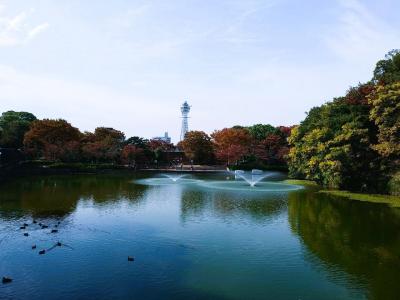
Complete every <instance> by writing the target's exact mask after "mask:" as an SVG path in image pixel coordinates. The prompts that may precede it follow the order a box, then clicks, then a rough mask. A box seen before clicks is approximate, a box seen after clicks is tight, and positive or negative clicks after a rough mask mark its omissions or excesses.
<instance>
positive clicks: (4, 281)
mask: <svg viewBox="0 0 400 300" xmlns="http://www.w3.org/2000/svg"><path fill="white" fill-rule="evenodd" d="M11 281H12V278H10V277H3V280H2V282H3V283H10V282H11Z"/></svg>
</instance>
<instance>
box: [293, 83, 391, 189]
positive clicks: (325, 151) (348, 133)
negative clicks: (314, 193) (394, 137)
mask: <svg viewBox="0 0 400 300" xmlns="http://www.w3.org/2000/svg"><path fill="white" fill-rule="evenodd" d="M373 91H374V88H371V87H370V85H369V84H367V85H359V86H358V87H355V88H351V89H350V90H349V91H348V92H347V94H346V95H345V96H344V97H341V98H336V99H334V100H333V101H332V102H329V103H327V104H324V105H322V106H320V107H315V108H312V109H311V110H310V112H309V113H308V115H307V117H306V119H305V120H304V121H303V122H301V124H300V126H298V127H296V128H295V129H293V130H292V133H291V136H290V138H289V144H290V146H291V149H290V152H289V155H288V159H289V174H290V176H292V177H297V178H306V179H310V180H315V181H317V182H319V183H321V184H322V185H324V186H327V187H331V188H344V189H350V190H371V191H376V190H379V189H380V188H381V185H382V182H381V180H378V179H384V178H385V177H384V176H379V166H380V158H379V155H378V153H377V152H376V151H375V150H374V149H372V148H371V145H372V144H373V143H374V141H375V140H376V132H377V128H376V126H375V124H374V123H373V122H371V121H370V120H369V110H370V106H369V104H368V94H367V93H368V92H373Z"/></svg>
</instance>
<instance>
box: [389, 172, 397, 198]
mask: <svg viewBox="0 0 400 300" xmlns="http://www.w3.org/2000/svg"><path fill="white" fill-rule="evenodd" d="M388 188H389V194H391V195H395V196H400V172H398V173H396V174H395V175H394V176H393V177H392V179H390V181H389V183H388Z"/></svg>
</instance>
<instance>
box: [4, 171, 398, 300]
mask: <svg viewBox="0 0 400 300" xmlns="http://www.w3.org/2000/svg"><path fill="white" fill-rule="evenodd" d="M265 180H267V181H268V182H265ZM280 180H282V176H281V175H279V174H275V176H272V177H271V178H266V179H263V180H262V181H260V183H259V184H256V186H255V187H254V188H253V189H252V188H251V187H250V186H249V185H246V182H245V181H244V180H242V181H240V180H239V181H237V180H236V181H235V179H234V177H233V176H232V175H231V174H226V173H220V174H209V175H204V174H197V175H196V174H191V175H188V176H185V177H184V178H179V179H177V180H175V181H174V180H171V179H169V178H167V177H165V176H161V174H149V173H142V174H141V173H135V174H129V175H128V174H125V175H110V174H108V175H74V176H46V177H29V178H22V179H18V180H15V181H13V182H8V183H7V184H3V185H2V186H0V277H3V276H8V277H10V278H12V279H13V281H12V282H11V283H7V284H1V283H0V299H30V300H33V299H160V298H162V299H398V295H400V285H399V284H398V279H399V278H400V210H399V209H397V208H391V207H389V206H387V205H385V204H373V203H367V202H357V201H350V200H345V199H342V198H337V197H333V196H329V195H325V194H321V193H318V190H317V189H316V188H315V187H307V188H301V187H297V186H289V187H288V186H286V185H281V184H280V183H279V181H280ZM34 222H35V223H34ZM24 223H26V224H27V226H26V228H25V229H24V228H22V229H21V226H24V225H23V224H24ZM39 223H40V225H39ZM43 225H45V226H48V227H47V228H46V227H45V226H43ZM43 227H45V228H43ZM52 231H54V232H52ZM25 233H27V236H25V235H24V234H25ZM58 243H59V244H58ZM33 245H36V248H35V249H32V246H33ZM41 250H46V251H45V253H44V254H42V255H40V254H39V251H41ZM128 256H131V257H133V258H134V261H128Z"/></svg>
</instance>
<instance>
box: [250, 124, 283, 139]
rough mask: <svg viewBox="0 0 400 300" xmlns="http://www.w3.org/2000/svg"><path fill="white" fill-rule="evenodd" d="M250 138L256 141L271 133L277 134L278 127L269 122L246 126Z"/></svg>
mask: <svg viewBox="0 0 400 300" xmlns="http://www.w3.org/2000/svg"><path fill="white" fill-rule="evenodd" d="M246 129H247V130H248V131H249V133H250V135H251V137H252V138H254V139H255V140H257V141H261V140H264V139H265V138H266V137H267V136H269V135H271V134H279V133H280V132H279V129H277V128H275V127H274V126H272V125H270V124H255V125H253V126H249V127H246Z"/></svg>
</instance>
